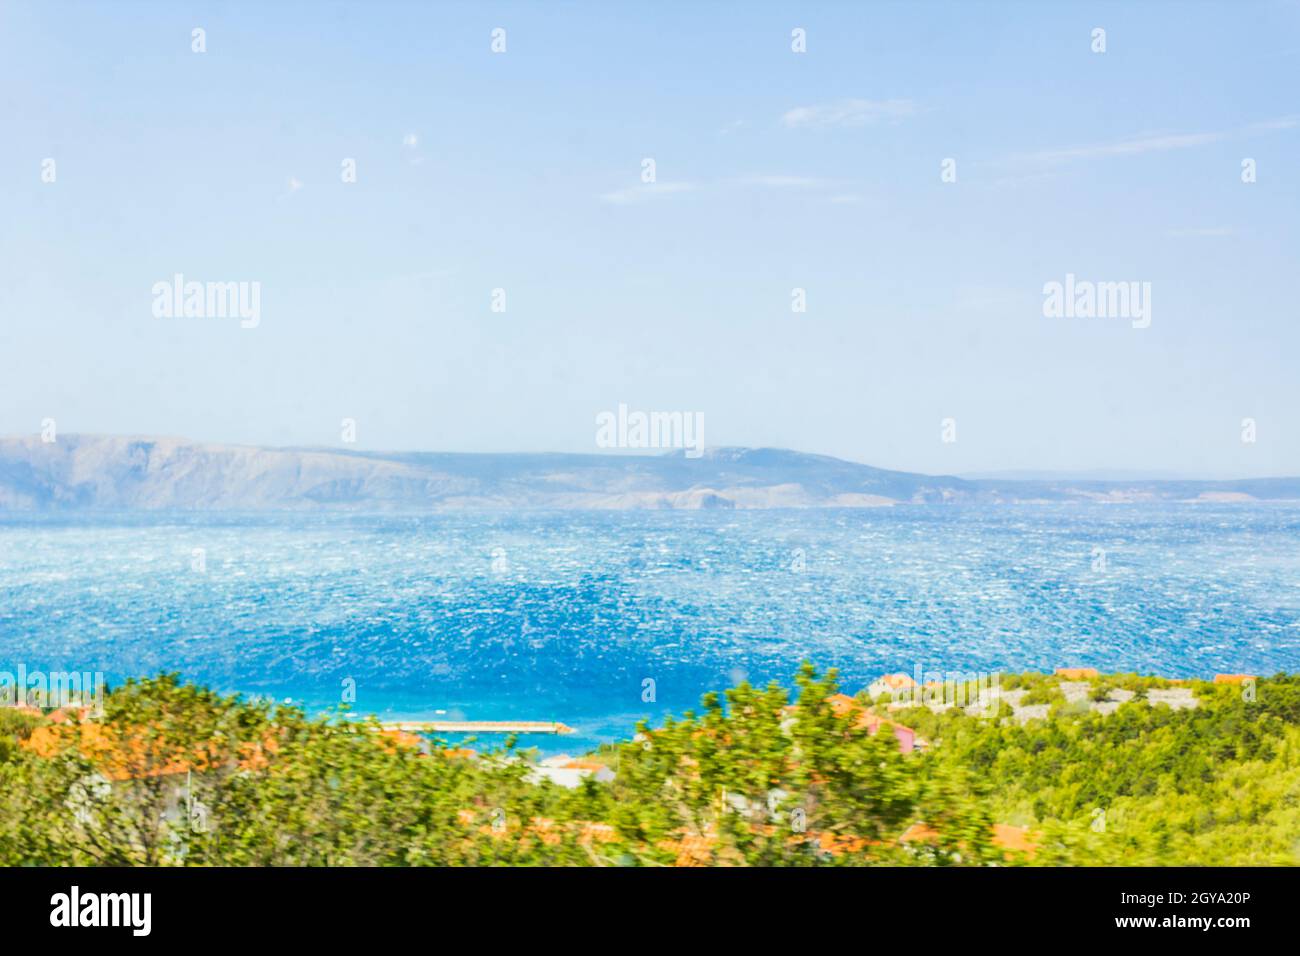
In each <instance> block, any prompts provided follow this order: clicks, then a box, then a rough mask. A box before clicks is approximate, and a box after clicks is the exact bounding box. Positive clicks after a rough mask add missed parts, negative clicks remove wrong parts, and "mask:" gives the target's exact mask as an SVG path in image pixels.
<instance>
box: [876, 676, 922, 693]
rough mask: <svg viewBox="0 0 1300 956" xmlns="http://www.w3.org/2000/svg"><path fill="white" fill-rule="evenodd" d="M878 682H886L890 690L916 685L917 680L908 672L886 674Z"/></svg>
mask: <svg viewBox="0 0 1300 956" xmlns="http://www.w3.org/2000/svg"><path fill="white" fill-rule="evenodd" d="M876 683H879V684H884V685H885V686H886V687H888V688H889V689H890V690H901V689H902V688H904V687H915V686H916V681H914V680H912V678H910V677H908V676H907V675H906V674H885V675H884V676H883V677H881V678H880V680H878V681H876Z"/></svg>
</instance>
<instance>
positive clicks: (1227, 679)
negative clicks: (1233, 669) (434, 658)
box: [1214, 674, 1259, 684]
mask: <svg viewBox="0 0 1300 956" xmlns="http://www.w3.org/2000/svg"><path fill="white" fill-rule="evenodd" d="M1258 679H1259V678H1257V677H1256V676H1255V675H1254V674H1215V675H1214V682H1215V683H1216V684H1244V683H1245V682H1246V681H1248V680H1258Z"/></svg>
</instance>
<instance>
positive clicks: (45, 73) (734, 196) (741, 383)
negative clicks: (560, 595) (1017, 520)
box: [0, 2, 1300, 476]
mask: <svg viewBox="0 0 1300 956" xmlns="http://www.w3.org/2000/svg"><path fill="white" fill-rule="evenodd" d="M614 6H615V5H612V4H544V3H526V4H464V5H450V4H441V5H431V4H428V5H426V4H416V3H398V4H392V5H385V4H378V3H369V4H361V3H355V4H335V5H295V4H291V3H287V2H277V3H261V4H252V3H249V4H240V3H221V4H184V3H169V4H162V3H129V2H124V3H115V4H107V3H104V4H85V3H78V4H65V3H57V2H48V3H40V4H37V3H12V2H5V3H0V125H2V127H3V129H4V131H5V136H4V148H3V149H0V181H3V182H4V184H5V185H4V189H3V190H2V191H0V388H2V389H3V392H2V395H3V402H0V433H3V434H31V433H35V432H37V431H38V430H39V428H40V422H41V420H42V419H45V418H54V419H55V420H56V421H57V422H58V428H59V430H60V431H61V432H65V433H67V432H112V433H132V434H171V435H183V436H187V437H191V438H195V439H200V440H211V441H232V442H246V443H261V444H326V445H329V444H337V443H338V442H339V435H340V425H339V423H340V420H341V419H342V418H345V417H350V418H354V419H355V420H356V422H357V438H358V445H359V446H361V447H366V448H382V449H448V450H464V451H506V450H557V451H596V450H597V449H596V447H595V443H594V436H595V416H596V415H597V414H598V413H599V412H601V411H603V410H608V409H614V408H616V407H617V405H618V404H619V403H620V402H622V403H626V404H628V405H629V406H630V407H632V408H634V409H645V410H684V411H697V412H701V413H703V415H704V420H705V439H706V441H707V443H708V444H711V445H723V444H727V445H768V446H782V447H789V448H796V449H800V450H805V451H812V452H821V453H827V454H833V455H838V456H841V457H845V458H850V459H854V460H858V461H864V462H868V463H871V464H877V465H882V466H887V467H896V468H906V469H911V470H919V471H931V472H948V473H965V472H973V471H987V470H998V469H1062V470H1090V469H1124V470H1155V471H1161V472H1175V473H1183V474H1193V475H1205V476H1219V475H1267V474H1300V424H1298V423H1297V420H1296V419H1297V416H1298V415H1300V375H1297V364H1298V362H1297V357H1298V356H1300V331H1298V329H1300V314H1298V313H1300V308H1298V306H1297V297H1296V288H1295V287H1296V282H1297V275H1298V270H1297V268H1296V261H1297V251H1300V243H1298V242H1297V228H1298V224H1300V215H1298V213H1300V202H1298V201H1297V200H1298V196H1300V126H1298V125H1297V122H1298V121H1300V102H1298V98H1297V91H1298V90H1300V84H1298V83H1297V76H1298V75H1300V70H1298V67H1300V4H1297V3H1296V2H1258V3H1228V4H1214V3H1183V4H1168V5H1165V4H1157V3H1148V4H1142V5H1140V6H1138V5H1120V4H1110V3H1105V4H1097V3H1091V4H1031V3H1003V4H993V3H987V4H979V3H961V4H940V3H919V2H918V3H907V4H904V3H873V4H870V5H867V4H862V5H850V4H847V3H824V4H772V5H763V4H757V5H756V4H744V5H742V4H723V3H716V4H714V3H708V4H686V3H662V4H637V5H623V6H620V7H619V8H614ZM195 27H202V28H203V29H204V30H205V31H206V45H207V52H205V53H202V54H196V53H194V52H192V51H191V30H192V29H193V28H195ZM497 27H501V28H504V29H505V30H506V44H507V48H506V52H505V53H504V54H493V53H492V52H491V50H490V42H491V36H490V34H491V31H492V30H493V29H494V28H497ZM796 27H800V28H803V29H805V30H806V31H807V48H808V49H807V52H806V53H803V54H797V53H793V52H792V51H791V49H790V44H791V39H790V34H791V30H792V29H794V28H796ZM1095 27H1102V28H1104V29H1105V30H1106V52H1105V53H1100V54H1099V53H1094V52H1092V50H1091V44H1092V40H1091V31H1092V30H1093V28H1095ZM948 157H951V158H953V159H955V160H956V164H957V167H956V168H957V181H956V182H955V183H944V182H941V178H940V163H941V162H942V161H943V160H944V159H945V158H948ZM1247 157H1249V158H1252V159H1254V160H1255V161H1256V168H1257V177H1258V181H1257V182H1255V183H1252V184H1243V183H1242V182H1241V162H1242V160H1243V158H1247ZM46 158H53V159H54V160H55V163H56V167H55V168H56V171H57V178H56V181H55V182H53V183H47V182H42V180H41V171H42V161H43V160H44V159H46ZM344 158H354V159H355V160H356V162H357V181H356V182H355V183H344V182H342V181H341V177H340V170H341V163H342V161H343V159H344ZM644 158H653V159H654V160H655V163H656V175H657V183H656V184H655V186H654V187H653V188H646V187H644V186H643V184H642V183H641V181H640V178H641V168H642V165H641V164H642V160H643V159H644ZM178 272H179V273H183V274H184V275H185V276H186V277H187V278H189V279H199V280H205V281H207V280H210V281H257V282H259V283H260V284H261V321H260V324H259V325H258V327H257V328H255V329H241V328H240V327H239V325H238V323H237V322H236V321H231V320H223V319H212V318H208V319H159V318H156V317H154V316H153V314H152V312H151V303H152V297H151V293H150V289H151V287H152V286H153V284H154V283H155V282H158V281H160V280H169V279H170V278H171V276H172V275H173V274H175V273H178ZM1067 273H1073V274H1075V275H1076V276H1078V277H1079V278H1081V279H1089V280H1095V281H1128V280H1133V281H1142V282H1150V283H1151V289H1152V303H1151V320H1152V321H1151V325H1150V327H1149V328H1145V329H1134V328H1132V326H1131V324H1130V323H1129V322H1128V321H1126V320H1123V319H1065V318H1047V317H1045V316H1044V315H1043V293H1042V289H1043V285H1044V283H1046V282H1050V281H1062V280H1063V279H1064V277H1065V275H1066V274H1067ZM796 287H797V288H803V289H805V290H806V295H807V303H808V306H807V311H806V312H804V313H793V312H792V311H791V308H790V303H791V290H792V289H794V288H796ZM495 288H503V289H505V290H506V311H505V312H504V313H495V312H493V311H491V309H490V302H491V294H492V290H493V289H495ZM1247 417H1249V418H1253V419H1255V421H1256V423H1257V441H1256V442H1254V443H1253V444H1246V443H1243V442H1242V441H1241V422H1242V419H1243V418H1247ZM945 418H952V419H955V421H956V428H957V432H956V434H957V441H956V442H952V443H944V442H942V441H941V440H940V436H941V428H940V423H941V421H942V420H943V419H945Z"/></svg>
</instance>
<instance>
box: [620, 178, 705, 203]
mask: <svg viewBox="0 0 1300 956" xmlns="http://www.w3.org/2000/svg"><path fill="white" fill-rule="evenodd" d="M693 189H695V184H694V183H639V184H638V185H636V186H630V187H628V188H627V189H616V190H614V191H613V192H608V193H602V194H601V195H600V197H599V199H600V201H601V202H606V203H611V204H612V205H615V206H627V205H631V204H632V203H638V202H645V201H646V200H649V199H654V198H656V197H659V196H669V195H673V194H674V193H684V192H690V191H692V190H693Z"/></svg>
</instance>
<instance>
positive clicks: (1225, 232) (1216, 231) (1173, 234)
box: [1165, 226, 1232, 239]
mask: <svg viewBox="0 0 1300 956" xmlns="http://www.w3.org/2000/svg"><path fill="white" fill-rule="evenodd" d="M1165 235H1166V236H1169V237H1170V238H1173V239H1208V238H1214V237H1216V236H1230V235H1232V229H1230V228H1229V227H1227V226H1205V227H1200V228H1195V229H1166V230H1165Z"/></svg>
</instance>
